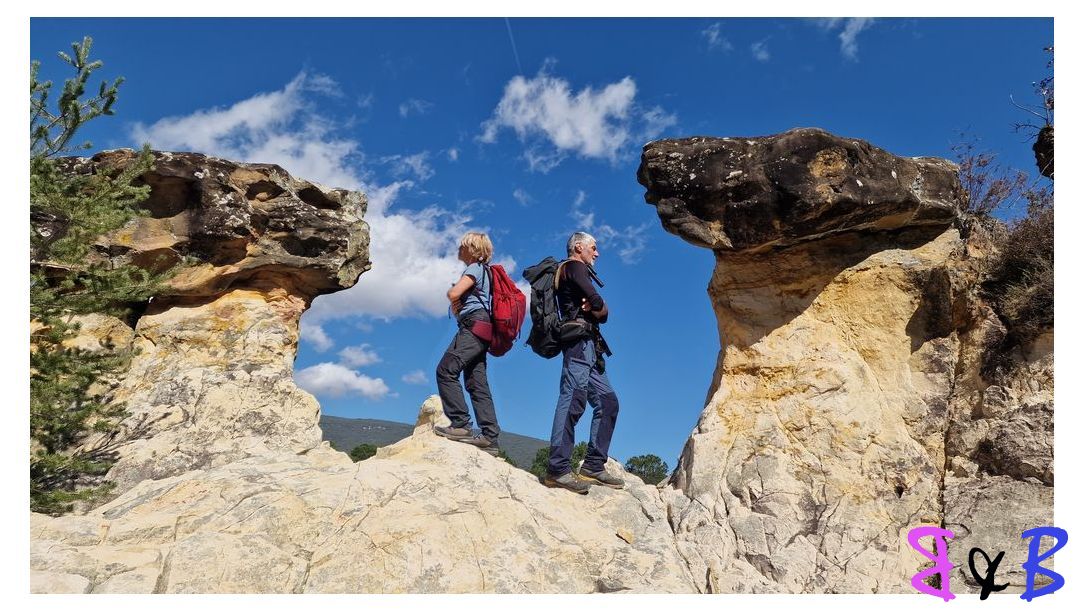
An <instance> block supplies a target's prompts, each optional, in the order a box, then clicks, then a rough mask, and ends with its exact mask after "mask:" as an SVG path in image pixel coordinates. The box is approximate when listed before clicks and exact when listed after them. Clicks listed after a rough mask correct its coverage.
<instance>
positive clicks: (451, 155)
mask: <svg viewBox="0 0 1085 612" xmlns="http://www.w3.org/2000/svg"><path fill="white" fill-rule="evenodd" d="M459 159H460V150H459V149H457V148H456V147H452V148H451V149H449V150H448V161H453V162H454V161H459Z"/></svg>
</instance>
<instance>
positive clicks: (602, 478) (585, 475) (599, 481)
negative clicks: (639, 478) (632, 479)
mask: <svg viewBox="0 0 1085 612" xmlns="http://www.w3.org/2000/svg"><path fill="white" fill-rule="evenodd" d="M577 475H578V476H580V479H581V480H585V481H587V482H588V483H590V484H593V485H602V486H604V487H610V488H611V489H621V488H623V487H625V481H624V480H622V479H621V478H618V477H617V476H611V475H610V474H608V473H607V471H606V470H599V471H598V472H593V471H591V470H588V469H584V466H580V471H579V473H578V474H577Z"/></svg>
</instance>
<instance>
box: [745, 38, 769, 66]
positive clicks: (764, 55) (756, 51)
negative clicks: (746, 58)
mask: <svg viewBox="0 0 1085 612" xmlns="http://www.w3.org/2000/svg"><path fill="white" fill-rule="evenodd" d="M750 53H752V54H753V58H754V59H755V60H757V61H759V62H767V61H769V59H771V58H772V56H771V55H769V48H768V45H766V44H765V41H763V40H761V41H758V42H755V43H753V44H752V45H750Z"/></svg>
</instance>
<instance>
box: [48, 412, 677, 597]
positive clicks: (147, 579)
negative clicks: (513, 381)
mask: <svg viewBox="0 0 1085 612" xmlns="http://www.w3.org/2000/svg"><path fill="white" fill-rule="evenodd" d="M427 407H428V408H429V413H430V414H433V413H434V412H435V411H434V410H433V408H434V407H436V413H437V414H440V404H439V400H437V399H436V397H434V398H431V400H430V401H428V402H427ZM609 468H610V469H611V470H612V471H615V472H620V470H621V466H619V465H617V464H616V463H613V462H612V463H611V465H610V466H609ZM622 475H623V476H625V478H626V479H627V482H629V483H630V486H629V487H628V488H626V489H625V490H621V491H616V490H611V489H606V488H600V487H596V488H594V489H593V490H592V492H591V494H590V495H588V496H579V495H575V494H573V493H569V492H567V491H564V490H557V489H547V488H545V487H543V486H542V485H541V484H540V483H539V482H538V481H537V480H536V478H535V477H534V476H532V475H531V474H529V473H527V472H525V471H523V470H520V469H518V468H515V467H513V466H511V465H509V464H507V463H505V462H504V461H502V460H500V459H496V458H493V457H490V456H489V455H487V454H485V453H483V452H481V451H480V450H478V449H476V448H474V447H472V446H470V445H467V444H462V443H458V442H453V441H450V440H446V439H443V438H439V437H437V436H435V435H434V434H433V433H432V420H431V419H427V420H426V421H425V422H422V423H420V424H419V427H418V430H417V431H416V433H415V434H414V435H413V436H411V437H409V438H406V439H404V440H402V441H400V442H398V443H396V444H394V445H392V446H389V447H385V448H382V449H380V451H379V452H378V454H377V455H376V456H375V457H373V458H370V459H367V460H365V461H362V462H360V463H357V464H354V463H352V462H351V461H350V459H349V458H347V456H346V455H345V454H343V453H339V452H336V451H332V450H330V449H328V448H327V447H326V446H321V447H317V448H315V449H313V450H310V451H309V452H307V453H304V454H295V453H286V452H280V453H265V454H262V455H256V456H250V457H248V458H245V459H242V460H239V461H235V462H232V463H230V464H228V465H224V466H221V467H215V468H211V469H207V470H196V471H189V472H186V473H185V474H183V475H181V476H174V477H170V478H165V479H160V480H148V481H144V482H142V483H140V484H139V485H137V486H136V487H134V488H132V489H130V490H129V491H128V492H127V493H125V494H124V495H122V496H120V497H118V498H117V499H115V500H113V501H112V502H110V503H108V504H106V505H105V506H102V507H100V508H97V509H96V510H94V511H92V512H90V513H89V514H86V515H84V516H68V517H61V518H51V517H46V516H42V515H34V516H33V517H32V521H31V539H32V547H31V569H32V570H33V572H34V573H35V578H34V583H33V584H34V587H33V588H34V589H36V590H40V591H47V592H58V591H61V590H66V591H78V592H96V593H97V592H130V593H151V592H159V593H194V592H198V593H250V592H258V593H291V592H295V593H300V592H305V593H324V592H331V593H344V592H347V593H356V592H357V593H404V592H411V593H477V592H503V593H591V592H617V591H623V592H624V591H638V592H664V593H674V592H693V591H694V590H695V587H694V585H693V581H692V577H691V576H690V575H689V573H688V571H687V570H686V565H685V564H684V563H683V562H682V560H681V557H680V556H679V554H678V551H677V549H676V548H675V542H674V537H673V534H672V532H671V529H670V526H669V525H668V522H667V514H666V508H665V506H664V505H663V502H662V500H661V499H660V495H659V491H658V490H657V489H656V487H653V486H648V485H644V484H643V483H640V482H639V481H638V480H637V479H636V478H635V477H632V476H629V475H628V474H624V473H623V474H622Z"/></svg>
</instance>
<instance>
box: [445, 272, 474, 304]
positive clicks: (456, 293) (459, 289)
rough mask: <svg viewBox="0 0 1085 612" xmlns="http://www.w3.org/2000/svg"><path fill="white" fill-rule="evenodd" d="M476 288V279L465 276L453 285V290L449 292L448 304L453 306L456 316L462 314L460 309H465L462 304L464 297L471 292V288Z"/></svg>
mask: <svg viewBox="0 0 1085 612" xmlns="http://www.w3.org/2000/svg"><path fill="white" fill-rule="evenodd" d="M474 286H475V279H473V278H471V277H470V276H467V275H466V274H464V275H463V276H461V277H460V280H459V282H457V283H456V284H455V285H452V288H451V289H449V290H448V294H447V295H448V302H449V303H450V304H452V312H453V313H454V314H460V308H462V307H463V303H462V302H461V300H462V298H463V296H464V295H465V294H466V293H467V292H468V291H470V290H471V287H474Z"/></svg>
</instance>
